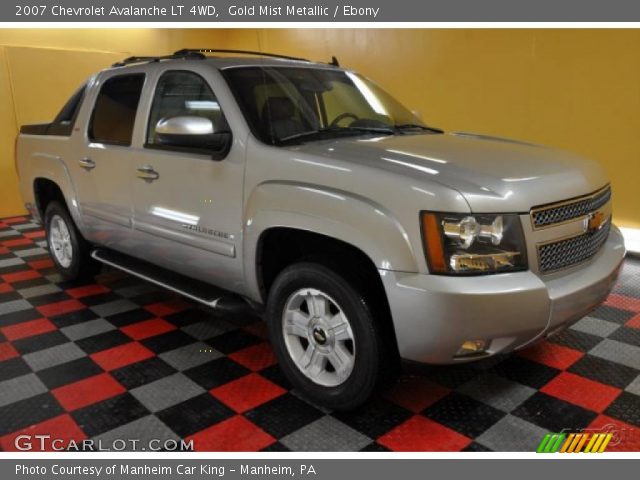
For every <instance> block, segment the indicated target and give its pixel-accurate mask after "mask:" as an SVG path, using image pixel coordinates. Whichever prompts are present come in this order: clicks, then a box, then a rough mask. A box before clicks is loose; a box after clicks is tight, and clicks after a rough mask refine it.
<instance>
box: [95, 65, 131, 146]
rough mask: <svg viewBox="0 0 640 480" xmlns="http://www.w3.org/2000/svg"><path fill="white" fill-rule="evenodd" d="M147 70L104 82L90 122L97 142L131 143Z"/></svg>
mask: <svg viewBox="0 0 640 480" xmlns="http://www.w3.org/2000/svg"><path fill="white" fill-rule="evenodd" d="M143 84H144V74H135V75H120V76H117V77H111V78H110V79H108V80H107V81H106V82H104V84H103V85H102V88H101V89H100V93H99V94H98V98H97V99H96V104H95V107H94V109H93V115H92V116H91V122H90V124H89V138H90V139H91V140H93V141H95V142H100V143H109V144H114V145H131V137H132V135H133V124H134V122H135V118H136V111H137V109H138V102H139V101H140V93H141V92H142V85H143Z"/></svg>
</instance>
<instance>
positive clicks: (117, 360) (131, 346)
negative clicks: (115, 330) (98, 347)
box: [91, 342, 154, 371]
mask: <svg viewBox="0 0 640 480" xmlns="http://www.w3.org/2000/svg"><path fill="white" fill-rule="evenodd" d="M153 356H154V353H153V352H152V351H151V350H149V349H148V348H146V347H145V346H144V345H141V344H139V343H138V342H131V343H127V344H125V345H120V346H118V347H113V348H109V349H108V350H103V351H101V352H97V353H94V354H93V355H91V359H92V360H93V361H94V362H96V363H97V364H98V365H100V366H101V367H102V368H103V369H104V370H107V371H111V370H115V369H116V368H120V367H124V366H125V365H130V364H132V363H136V362H141V361H142V360H146V359H147V358H151V357H153Z"/></svg>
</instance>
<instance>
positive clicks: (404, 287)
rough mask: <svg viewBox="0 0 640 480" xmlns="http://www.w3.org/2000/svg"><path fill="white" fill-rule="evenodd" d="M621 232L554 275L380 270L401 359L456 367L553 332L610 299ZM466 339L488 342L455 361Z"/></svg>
mask: <svg viewBox="0 0 640 480" xmlns="http://www.w3.org/2000/svg"><path fill="white" fill-rule="evenodd" d="M624 254H625V249H624V242H623V239H622V235H621V233H620V231H619V230H618V229H617V228H616V227H612V228H611V233H610V235H609V238H608V240H607V242H606V243H605V244H604V246H603V247H602V249H601V250H600V251H599V252H598V253H597V254H596V255H595V256H594V257H593V258H592V259H591V260H589V261H588V262H586V263H584V264H582V265H579V266H576V267H574V268H570V269H567V270H565V271H562V272H558V273H555V274H552V275H545V276H543V275H539V274H537V273H534V272H532V271H526V272H517V273H507V274H498V275H487V276H473V277H452V276H438V275H420V274H411V273H401V272H391V271H383V270H381V271H380V274H381V278H382V281H383V283H384V286H385V289H386V292H387V298H388V299H389V305H390V307H391V313H392V317H393V323H394V326H395V332H396V338H397V341H398V349H399V351H400V355H401V357H402V358H403V359H406V360H412V361H418V362H423V363H434V364H442V363H454V362H458V361H469V360H473V359H477V358H484V357H486V356H488V355H494V354H497V353H503V352H509V351H512V350H515V349H518V348H522V347H524V346H526V345H528V344H530V343H531V342H534V341H536V340H538V339H541V338H544V337H546V336H548V335H551V334H554V333H557V332H559V331H560V330H562V329H563V328H566V327H567V326H568V325H570V324H571V323H573V322H575V321H577V320H578V319H580V318H582V317H583V316H585V315H586V314H588V313H589V312H590V311H591V310H593V309H594V308H596V307H597V306H598V305H600V304H601V303H602V302H603V301H604V300H605V299H606V298H607V295H608V294H609V292H610V291H611V288H612V287H613V284H614V282H615V280H616V278H617V276H618V271H619V269H620V265H621V263H622V260H623V258H624ZM466 340H490V341H491V344H490V346H489V349H488V350H487V353H486V354H485V355H483V356H480V357H462V358H457V357H455V355H456V352H457V351H458V349H459V348H460V346H461V345H462V343H463V342H465V341H466Z"/></svg>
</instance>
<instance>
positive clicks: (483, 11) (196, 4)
mask: <svg viewBox="0 0 640 480" xmlns="http://www.w3.org/2000/svg"><path fill="white" fill-rule="evenodd" d="M638 21H640V2H636V1H631V0H607V1H606V2H605V1H602V0H536V1H532V0H393V1H383V0H317V1H313V0H270V1H264V0H262V1H258V0H53V1H51V0H13V1H11V0H5V1H3V2H1V3H0V22H150V23H151V22H153V23H157V22H209V23H213V22H326V23H332V22H372V23H379V22H638Z"/></svg>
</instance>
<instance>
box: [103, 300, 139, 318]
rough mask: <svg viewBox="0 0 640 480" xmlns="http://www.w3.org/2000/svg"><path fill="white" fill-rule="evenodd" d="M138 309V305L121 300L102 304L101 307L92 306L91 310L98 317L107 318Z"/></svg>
mask: <svg viewBox="0 0 640 480" xmlns="http://www.w3.org/2000/svg"><path fill="white" fill-rule="evenodd" d="M136 308H139V306H138V305H136V304H135V303H133V302H132V301H130V300H126V299H122V300H115V301H113V302H109V303H103V304H102V305H94V306H93V307H91V310H92V311H93V312H95V313H96V314H97V315H98V316H100V317H103V318H104V317H108V316H109V315H116V314H118V313H123V312H128V311H130V310H135V309H136Z"/></svg>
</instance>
